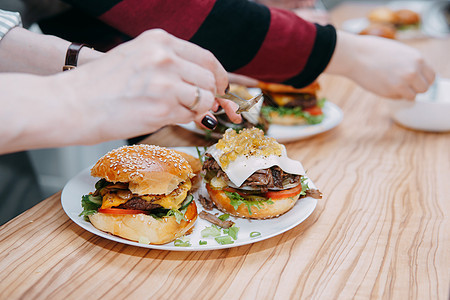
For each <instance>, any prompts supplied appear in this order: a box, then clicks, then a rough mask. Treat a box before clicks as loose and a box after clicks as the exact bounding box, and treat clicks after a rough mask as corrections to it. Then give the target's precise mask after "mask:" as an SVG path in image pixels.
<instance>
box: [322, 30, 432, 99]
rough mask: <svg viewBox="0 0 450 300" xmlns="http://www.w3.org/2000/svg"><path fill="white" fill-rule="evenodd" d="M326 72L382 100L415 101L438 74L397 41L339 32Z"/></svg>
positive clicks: (421, 57) (413, 51) (415, 52)
mask: <svg viewBox="0 0 450 300" xmlns="http://www.w3.org/2000/svg"><path fill="white" fill-rule="evenodd" d="M326 72H329V73H332V74H338V75H343V76H346V77H348V78H350V79H352V80H353V81H355V82H356V83H357V84H359V85H360V86H362V87H363V88H365V89H367V90H368V91H371V92H373V93H375V94H378V95H380V96H383V97H388V98H393V99H409V100H413V99H414V98H415V96H416V94H417V93H423V92H425V91H426V90H427V89H428V88H429V87H430V85H431V84H432V83H433V81H434V78H435V73H434V71H433V70H432V69H431V67H430V66H429V65H428V64H427V63H426V62H425V60H424V57H423V56H422V54H421V53H420V52H419V51H418V50H416V49H414V48H412V47H409V46H407V45H404V44H402V43H400V42H397V41H392V40H389V39H385V38H379V37H374V36H355V35H352V34H349V33H345V32H338V40H337V44H336V50H335V53H334V54H333V57H332V59H331V62H330V64H329V65H328V67H327V70H326Z"/></svg>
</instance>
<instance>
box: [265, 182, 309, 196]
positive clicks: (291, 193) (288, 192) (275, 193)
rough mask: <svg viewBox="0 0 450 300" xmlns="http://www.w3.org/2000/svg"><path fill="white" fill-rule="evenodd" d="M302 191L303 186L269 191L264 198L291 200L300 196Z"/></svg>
mask: <svg viewBox="0 0 450 300" xmlns="http://www.w3.org/2000/svg"><path fill="white" fill-rule="evenodd" d="M301 191H302V185H301V184H299V185H297V186H296V187H293V188H292V189H288V190H281V191H268V192H267V193H265V194H264V197H266V198H271V199H280V198H289V197H294V196H296V195H298V194H300V192H301Z"/></svg>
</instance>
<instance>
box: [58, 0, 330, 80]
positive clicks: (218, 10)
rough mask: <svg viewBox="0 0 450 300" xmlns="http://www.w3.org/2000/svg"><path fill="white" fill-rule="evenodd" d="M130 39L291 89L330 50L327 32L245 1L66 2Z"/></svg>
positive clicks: (314, 72) (321, 64)
mask: <svg viewBox="0 0 450 300" xmlns="http://www.w3.org/2000/svg"><path fill="white" fill-rule="evenodd" d="M66 2H68V3H70V4H72V5H73V6H74V7H75V8H77V9H80V10H82V11H84V12H87V13H89V14H90V15H91V16H94V17H96V18H98V19H99V20H101V21H103V22H104V23H106V24H108V25H109V26H112V27H113V28H115V29H117V30H119V31H121V32H122V33H125V34H127V35H129V36H131V37H134V36H137V35H139V34H140V33H142V32H143V31H145V30H147V29H152V28H162V29H164V30H166V31H167V32H169V33H171V34H173V35H175V36H177V37H179V38H182V39H184V40H188V41H191V42H193V43H195V44H197V45H199V46H201V47H203V48H206V49H208V50H210V51H211V52H212V53H214V55H215V56H216V57H217V59H218V60H219V61H220V62H221V63H222V65H223V66H224V67H225V69H226V70H227V71H229V72H235V73H238V74H242V75H247V76H250V77H253V78H256V79H259V80H263V81H268V82H283V83H286V84H290V85H293V86H295V87H302V86H305V85H307V84H309V83H311V82H312V81H314V80H315V79H316V77H317V76H318V75H319V74H320V73H321V72H323V70H324V69H325V68H326V66H327V65H328V63H329V61H330V59H331V56H332V54H333V51H334V47H335V44H336V31H335V29H334V27H333V26H331V25H327V26H320V25H317V24H312V23H309V22H306V21H304V20H303V19H301V18H299V17H297V16H296V15H295V14H294V13H292V12H290V11H286V10H281V9H277V8H269V7H266V6H263V5H260V4H257V3H254V2H249V1H246V0H96V1H91V0H66Z"/></svg>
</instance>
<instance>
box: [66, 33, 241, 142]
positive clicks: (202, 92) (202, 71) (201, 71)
mask: <svg viewBox="0 0 450 300" xmlns="http://www.w3.org/2000/svg"><path fill="white" fill-rule="evenodd" d="M67 73H69V72H67ZM75 73H76V74H75ZM68 75H74V76H72V77H76V79H75V80H74V79H70V80H69V79H68V80H69V81H70V85H71V86H72V87H73V92H74V95H75V96H76V97H75V99H73V101H74V103H73V105H74V106H76V107H77V108H78V109H79V110H80V116H82V117H83V118H95V123H96V124H97V125H98V128H99V130H98V131H96V132H95V133H96V134H95V136H92V137H90V138H91V139H92V141H95V142H98V141H99V140H107V139H110V138H116V139H118V138H125V137H130V136H137V135H141V134H146V133H149V132H152V131H155V130H157V129H159V128H161V127H163V126H165V125H168V124H176V123H187V122H190V121H192V120H196V121H197V122H199V123H201V124H203V125H215V124H214V122H216V121H215V118H214V117H213V116H212V114H211V113H210V112H209V111H210V110H212V111H215V110H217V109H218V107H219V105H220V106H222V107H223V108H224V109H225V110H226V111H227V113H228V114H229V116H230V118H231V119H232V120H234V121H236V122H239V121H240V116H239V115H236V114H235V112H234V111H235V110H236V107H235V105H234V103H232V102H230V101H228V100H222V99H220V100H219V99H216V98H215V95H216V94H223V93H224V91H225V89H226V87H227V85H228V78H227V73H226V71H225V70H224V69H223V67H222V66H221V64H220V63H219V62H218V61H217V59H216V58H215V57H214V56H213V55H212V54H211V53H210V52H209V51H207V50H204V49H202V48H200V47H198V46H196V45H194V44H192V43H189V42H186V41H183V40H180V39H178V38H176V37H174V36H172V35H170V34H168V33H166V32H165V31H163V30H150V31H147V32H145V33H143V34H141V35H140V36H139V37H137V38H136V39H134V40H132V41H130V42H128V43H125V44H122V45H120V46H118V47H116V48H114V49H113V50H111V51H109V52H108V53H106V54H105V55H104V57H102V58H101V59H98V60H97V61H94V62H92V63H89V64H86V65H84V66H82V67H79V68H78V69H77V70H75V71H74V74H62V75H61V79H63V77H65V76H67V77H68ZM75 75H76V76H75ZM206 115H209V116H210V118H213V120H214V121H212V124H211V122H206V123H205V116H206ZM202 121H203V122H202ZM208 123H209V124H208ZM105 124H107V126H102V125H105ZM210 129H212V128H210ZM92 134H93V133H92Z"/></svg>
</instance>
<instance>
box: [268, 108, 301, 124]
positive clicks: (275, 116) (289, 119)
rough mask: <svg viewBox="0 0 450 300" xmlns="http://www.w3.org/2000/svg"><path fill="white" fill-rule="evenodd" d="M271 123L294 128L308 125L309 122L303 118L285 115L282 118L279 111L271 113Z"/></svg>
mask: <svg viewBox="0 0 450 300" xmlns="http://www.w3.org/2000/svg"><path fill="white" fill-rule="evenodd" d="M269 119H270V122H271V123H273V124H278V125H285V126H292V125H306V124H308V122H307V121H306V119H305V118H303V117H302V116H296V115H283V116H281V115H280V114H279V113H278V112H277V111H271V112H270V113H269Z"/></svg>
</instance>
